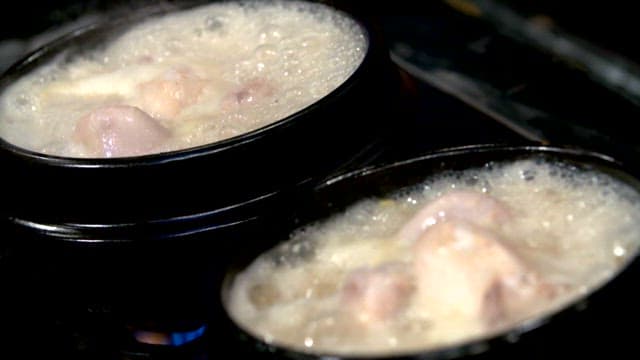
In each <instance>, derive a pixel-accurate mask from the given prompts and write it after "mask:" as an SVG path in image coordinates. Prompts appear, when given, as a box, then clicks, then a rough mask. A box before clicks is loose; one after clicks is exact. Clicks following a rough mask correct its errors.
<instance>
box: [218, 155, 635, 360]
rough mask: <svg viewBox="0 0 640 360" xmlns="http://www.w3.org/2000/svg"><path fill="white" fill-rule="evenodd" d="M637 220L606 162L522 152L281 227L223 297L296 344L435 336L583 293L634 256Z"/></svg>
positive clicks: (460, 336)
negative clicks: (585, 165)
mask: <svg viewBox="0 0 640 360" xmlns="http://www.w3.org/2000/svg"><path fill="white" fill-rule="evenodd" d="M354 191H357V189H354ZM638 224H640V195H639V194H638V192H637V191H636V190H634V189H632V188H631V187H630V186H628V185H626V184H624V183H622V182H620V181H619V180H616V179H614V178H612V177H610V176H608V175H606V174H602V173H597V172H592V171H586V170H582V169H577V168H575V167H572V166H570V165H566V164H561V163H560V164H556V163H550V162H546V161H541V160H539V159H533V158H532V159H529V160H527V159H525V160H518V161H515V162H509V163H501V164H493V165H492V166H486V167H483V168H478V169H470V170H466V171H460V172H450V173H446V174H442V175H439V176H436V177H433V178H430V179H427V180H425V182H424V183H422V184H419V185H416V186H415V187H414V188H413V189H411V190H406V191H402V192H398V193H397V194H395V195H394V196H390V197H389V198H384V199H380V198H370V199H365V200H362V201H360V202H359V203H357V204H355V205H353V206H351V207H350V208H348V209H347V210H346V211H345V212H344V213H341V214H337V215H334V216H333V217H331V218H329V219H327V220H324V221H322V222H318V223H316V224H313V225H310V226H307V227H305V228H303V229H301V230H298V231H296V232H294V234H293V235H292V236H291V238H290V239H289V240H288V241H287V242H285V243H284V244H282V245H280V246H278V247H277V248H275V249H274V250H272V251H270V252H267V253H265V254H263V255H261V256H260V257H258V258H257V259H256V260H255V261H254V262H253V263H252V264H251V265H250V266H249V267H248V268H246V269H245V270H243V271H242V272H240V273H239V274H238V275H237V276H236V277H235V278H234V280H233V283H232V284H231V286H230V291H229V297H228V299H227V300H228V301H227V302H226V304H225V306H226V308H227V310H228V312H229V314H230V316H231V317H232V319H234V321H235V322H236V323H238V324H239V325H240V327H242V328H243V329H245V330H246V331H248V332H250V333H252V334H254V335H255V336H257V337H259V338H260V339H262V340H264V341H266V342H268V343H273V344H277V345H281V346H286V347H290V348H293V349H297V350H300V351H304V352H312V353H329V354H346V355H374V354H375V355H382V354H384V355H388V354H394V353H407V352H412V351H418V350H420V351H424V350H429V349H435V348H439V347H443V346H447V345H453V344H459V343H462V342H465V341H469V340H472V339H477V338H482V337H487V336H491V335H494V334H496V333H498V332H501V331H504V330H506V329H508V328H510V327H513V326H515V325H517V324H519V323H522V322H523V321H527V320H530V319H536V318H538V317H540V316H543V315H545V314H549V313H551V312H553V311H557V310H559V309H560V308H561V307H563V306H566V305H568V304H569V303H570V302H572V301H575V300H577V299H578V298H579V297H581V296H584V295H586V294H587V293H589V292H590V291H592V290H593V289H594V288H596V287H598V286H600V285H602V284H603V283H604V282H606V281H607V280H609V279H610V278H611V277H613V276H614V275H615V274H616V273H617V272H618V271H620V269H621V268H622V267H623V266H624V265H625V264H627V263H628V262H629V261H630V259H631V258H632V257H633V256H635V254H636V252H637V249H638V245H639V244H640V229H639V228H638Z"/></svg>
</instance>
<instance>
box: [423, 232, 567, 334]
mask: <svg viewBox="0 0 640 360" xmlns="http://www.w3.org/2000/svg"><path fill="white" fill-rule="evenodd" d="M414 254H415V255H414V256H415V258H414V271H415V276H416V286H417V293H418V294H417V297H418V298H419V301H420V306H422V307H423V308H424V309H425V310H426V311H428V312H429V313H432V314H441V316H443V317H447V316H454V317H462V318H465V319H468V320H469V321H472V322H476V323H479V324H480V325H481V326H484V327H487V328H492V327H494V326H498V325H501V324H504V323H507V322H509V321H513V320H517V319H520V318H521V317H522V316H525V315H527V314H529V313H530V312H531V310H532V309H535V306H536V304H537V302H540V303H545V302H546V301H548V300H550V299H551V298H552V297H553V296H554V292H555V290H554V288H553V287H552V286H551V285H550V284H547V283H545V282H543V281H542V280H541V279H540V277H539V276H538V275H537V274H536V273H535V272H534V271H532V270H531V269H529V268H528V267H527V266H526V265H525V264H524V263H523V262H522V261H521V260H520V259H519V258H518V257H517V256H516V255H515V254H514V253H513V252H512V251H510V249H508V248H507V247H506V246H505V245H504V244H502V243H501V242H500V240H499V239H498V238H497V237H496V236H495V235H494V234H493V233H492V232H490V231H487V230H485V229H482V228H479V227H478V226H477V225H474V224H471V223H465V222H460V221H447V222H443V223H439V224H436V225H433V226H431V227H429V228H428V229H427V230H426V231H425V232H424V234H423V235H422V236H421V237H420V238H419V239H418V241H417V242H416V243H415V244H414Z"/></svg>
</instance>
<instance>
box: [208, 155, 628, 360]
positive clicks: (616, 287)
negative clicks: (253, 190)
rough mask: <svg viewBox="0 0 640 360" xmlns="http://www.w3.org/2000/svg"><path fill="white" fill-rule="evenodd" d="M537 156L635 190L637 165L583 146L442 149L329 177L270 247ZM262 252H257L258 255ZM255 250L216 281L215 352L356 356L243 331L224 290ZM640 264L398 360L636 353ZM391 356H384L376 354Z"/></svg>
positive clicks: (279, 356) (263, 355)
mask: <svg viewBox="0 0 640 360" xmlns="http://www.w3.org/2000/svg"><path fill="white" fill-rule="evenodd" d="M533 155H535V156H536V157H540V158H543V159H547V160H550V161H559V162H562V163H564V164H568V165H571V166H575V167H577V168H579V169H589V170H595V171H600V172H603V173H605V174H608V175H610V176H612V177H614V178H616V179H619V180H621V181H622V182H624V183H626V184H628V185H630V186H632V187H633V188H634V189H636V190H637V191H640V166H639V165H638V164H637V163H634V164H622V163H620V162H618V161H616V160H614V159H612V158H611V157H609V156H606V155H603V154H599V153H594V152H590V151H586V150H582V149H572V148H557V147H543V146H500V145H486V146H468V147H462V148H453V149H446V150H442V151H436V152H433V153H430V154H427V155H425V156H422V157H418V158H413V159H409V160H406V161H402V162H398V163H393V164H389V165H383V166H373V167H367V168H363V169H361V170H357V171H354V172H350V173H347V174H344V175H341V176H338V177H335V178H333V179H329V180H327V181H325V182H323V183H321V184H320V185H318V186H317V187H316V188H315V190H314V191H313V192H312V193H310V194H309V196H308V197H306V198H304V199H302V200H300V201H299V202H298V203H297V204H296V206H295V213H294V215H293V216H292V217H291V218H290V219H289V225H288V226H286V227H284V228H283V229H281V230H280V231H278V232H273V233H272V234H271V236H273V237H274V238H273V239H270V240H269V242H270V243H272V244H276V243H279V242H282V241H286V240H287V239H288V238H289V236H290V234H291V232H292V231H293V230H295V229H296V228H298V227H301V226H304V225H305V224H309V223H313V222H316V221H319V220H322V219H325V218H327V217H329V216H330V215H332V214H337V213H340V212H342V211H343V210H345V209H346V208H347V207H348V206H350V205H352V204H354V203H355V202H357V201H358V200H362V199H365V198H371V197H382V198H384V196H385V195H391V194H392V193H395V192H397V191H398V190H400V189H403V188H406V187H411V186H412V185H415V184H419V183H421V182H423V181H424V179H426V178H428V177H429V176H431V175H435V174H438V173H440V172H442V171H449V170H464V169H468V168H478V167H482V166H484V165H485V164H487V163H490V162H501V161H511V160H517V159H520V158H528V157H531V156H533ZM264 250H266V248H265V249H263V251H264ZM258 255H259V253H253V254H247V253H246V252H245V253H242V254H238V255H237V256H236V261H235V263H234V265H233V266H231V267H230V269H229V270H228V272H227V275H226V277H225V279H224V281H223V283H222V293H221V302H222V303H221V312H220V313H218V318H217V321H218V323H223V322H224V323H226V326H227V327H228V328H229V329H230V330H229V331H225V334H226V336H223V337H221V338H220V337H218V336H212V337H211V338H210V339H209V343H210V345H211V346H212V348H213V349H217V348H218V347H220V346H226V347H228V348H229V351H237V352H239V353H240V354H242V355H243V356H247V357H248V358H252V359H262V358H265V359H343V358H348V359H355V358H356V357H345V356H341V355H336V354H330V353H329V354H309V353H302V352H299V351H296V350H292V349H287V348H284V347H281V346H278V345H273V344H268V343H265V342H264V341H262V340H260V339H258V338H257V337H255V336H253V335H251V334H249V333H247V332H246V331H244V330H243V329H241V328H240V327H239V326H237V325H236V324H235V323H234V321H233V320H232V319H231V318H230V317H229V315H228V314H227V313H226V311H224V307H225V302H226V301H228V293H229V288H230V285H231V283H232V281H233V279H234V277H235V275H236V274H237V273H238V272H239V271H241V270H242V269H244V268H245V267H246V266H247V265H248V263H250V262H251V261H253V259H255V257H257V256H258ZM639 276H640V263H639V260H638V258H637V256H636V255H634V257H633V260H632V261H631V262H630V264H629V265H628V266H626V267H625V268H624V269H622V270H621V271H620V273H619V274H618V275H617V276H615V277H614V278H613V279H612V280H611V281H609V282H608V283H606V284H604V285H603V286H601V287H599V288H597V289H596V290H594V291H593V292H591V293H590V294H588V295H586V296H585V297H583V298H581V299H579V300H577V301H575V302H574V303H572V304H571V305H569V306H567V307H565V308H563V309H562V310H560V311H558V312H555V313H553V314H551V315H549V316H545V317H541V318H539V319H537V320H536V321H535V322H533V323H531V322H527V324H526V325H520V326H518V327H514V328H512V329H510V330H508V331H506V332H504V333H501V334H499V335H497V336H494V337H490V338H486V339H482V340H478V341H473V342H469V343H465V344H462V345H460V346H452V347H446V348H442V349H436V350H433V351H425V352H417V353H410V354H402V355H399V356H395V357H393V358H398V359H458V358H478V359H484V358H487V359H555V358H567V357H568V356H571V357H573V356H592V355H593V354H594V353H596V352H604V353H606V354H607V356H614V357H615V355H624V354H626V353H628V352H630V351H635V347H636V346H635V344H634V342H633V338H634V336H635V335H634V332H633V331H630V330H629V329H630V328H629V327H628V326H627V325H624V324H629V326H635V325H634V324H636V323H637V321H638V320H640V311H639V310H638V307H637V304H638V301H639V300H640V295H639V294H638V292H637V291H635V287H636V283H637V281H638V279H640V277H639ZM381 358H389V357H381Z"/></svg>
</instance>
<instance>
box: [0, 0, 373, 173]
mask: <svg viewBox="0 0 640 360" xmlns="http://www.w3.org/2000/svg"><path fill="white" fill-rule="evenodd" d="M242 1H247V0H241V2H242ZM254 1H255V0H254ZM299 1H303V2H309V3H312V4H314V6H324V7H327V8H329V9H331V10H332V11H335V12H337V13H339V14H341V15H342V16H345V17H347V18H349V19H351V20H353V21H354V22H355V24H357V26H358V27H359V28H360V30H361V31H362V35H363V36H364V38H365V41H366V51H365V53H364V56H363V58H362V60H361V61H360V63H359V64H358V66H357V67H356V69H355V70H354V71H353V72H352V73H351V74H350V75H349V76H348V77H347V78H346V79H345V80H344V81H343V82H342V83H341V84H340V85H339V86H338V87H336V88H335V89H333V90H331V91H330V92H329V93H328V94H326V95H324V96H323V97H321V98H320V99H318V100H316V101H314V102H313V103H311V104H309V105H307V106H305V107H304V108H302V109H300V110H298V111H296V112H294V113H292V114H290V115H287V116H285V117H284V118H282V119H280V120H277V121H275V122H272V123H270V124H267V125H265V126H262V127H259V128H257V129H254V130H251V131H248V132H245V133H242V134H239V135H236V136H233V137H230V138H225V139H222V140H218V141H214V142H211V143H207V144H202V145H198V146H194V147H189V148H184V149H178V150H173V151H167V152H161V153H151V154H145V155H140V156H126V157H113V158H76V157H65V156H59V155H50V154H45V153H41V152H37V151H33V150H29V149H26V148H23V147H20V146H17V145H14V144H12V143H11V142H9V141H7V140H5V139H4V138H2V137H0V150H4V151H8V152H9V153H11V155H13V156H16V157H20V158H24V159H28V160H29V161H33V162H38V163H43V164H47V165H49V166H55V167H61V168H68V167H72V168H129V167H134V166H137V167H143V166H157V165H162V164H165V163H171V162H178V161H185V160H188V159H190V158H195V157H205V156H210V155H213V154H215V153H218V152H223V151H225V150H227V149H231V148H235V147H239V146H242V145H244V144H247V143H251V142H253V141H256V140H258V139H260V138H262V137H264V136H268V135H269V134H270V133H272V132H275V131H280V130H284V129H286V128H288V127H290V126H292V125H293V124H294V123H295V122H296V120H298V119H299V118H300V117H304V116H305V115H306V114H307V113H310V112H313V111H314V110H315V109H317V108H319V107H323V106H325V104H328V103H331V102H334V101H336V100H337V99H338V98H339V97H340V96H341V94H343V93H345V92H346V91H348V90H349V89H350V88H351V87H353V85H354V83H356V82H357V81H358V79H359V78H360V77H361V74H362V73H363V72H365V71H366V68H367V67H368V64H369V63H371V62H372V57H373V56H374V55H373V52H374V50H375V45H376V44H375V43H374V42H373V41H372V34H371V32H370V27H369V26H370V24H369V23H368V20H367V19H366V18H364V17H361V16H357V15H356V14H352V13H347V12H344V11H342V10H340V9H338V8H336V7H334V6H330V5H328V4H325V3H323V2H312V1H306V0H299ZM200 5H203V4H200ZM192 6H194V4H190V3H188V4H187V8H189V7H192ZM196 6H197V4H196ZM174 10H175V9H174ZM179 10H184V8H183V9H179ZM140 13H142V12H140ZM140 13H138V14H137V17H136V16H131V17H125V18H120V19H118V20H117V21H115V22H100V21H99V22H97V23H93V24H90V25H87V26H84V27H81V28H79V29H77V30H74V31H71V32H69V33H67V34H66V35H63V36H61V37H60V38H58V39H56V40H54V41H52V42H50V43H48V44H45V45H43V46H42V47H40V48H38V49H36V50H34V51H33V52H31V53H30V54H27V55H26V56H24V57H23V58H22V59H21V60H19V61H18V62H16V63H14V64H13V65H12V66H10V67H9V68H8V69H7V70H6V71H5V72H4V73H3V74H1V75H0V94H1V93H2V92H4V88H6V86H8V84H3V83H4V82H6V81H3V79H6V78H7V77H8V76H9V75H11V74H13V73H19V72H20V71H22V69H23V68H26V67H29V66H30V65H31V64H32V63H34V62H36V61H38V60H39V59H41V58H43V57H46V56H50V55H52V54H60V53H63V52H64V51H65V50H64V49H65V47H66V46H67V45H69V44H70V43H71V41H73V40H74V39H77V38H78V37H82V36H86V35H87V34H90V33H91V32H94V31H95V32H100V31H109V30H112V29H119V28H121V27H124V28H126V27H127V26H131V25H133V24H134V23H135V21H136V20H138V17H140V15H141V14H140ZM166 13H167V12H166V9H164V8H162V7H159V8H158V9H157V12H156V13H153V12H152V13H149V12H147V11H145V12H144V15H145V17H146V16H148V15H154V16H156V15H160V16H161V15H163V14H166ZM143 18H144V17H143Z"/></svg>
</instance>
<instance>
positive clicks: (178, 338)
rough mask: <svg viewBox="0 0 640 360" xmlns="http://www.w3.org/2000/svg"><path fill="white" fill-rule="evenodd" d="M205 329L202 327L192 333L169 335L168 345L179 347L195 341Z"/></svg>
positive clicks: (204, 326)
mask: <svg viewBox="0 0 640 360" xmlns="http://www.w3.org/2000/svg"><path fill="white" fill-rule="evenodd" d="M206 328H207V326H206V325H202V326H201V327H199V328H197V329H195V330H192V331H186V332H174V333H171V343H170V344H169V345H171V346H181V345H184V344H186V343H189V342H191V341H193V340H196V339H197V338H199V337H201V336H202V335H203V334H204V331H205V330H206Z"/></svg>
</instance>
